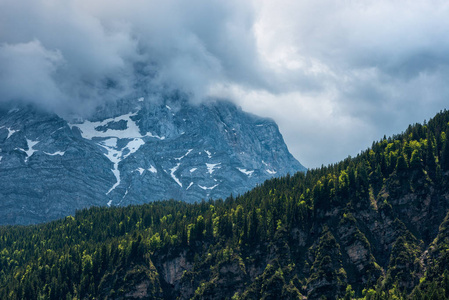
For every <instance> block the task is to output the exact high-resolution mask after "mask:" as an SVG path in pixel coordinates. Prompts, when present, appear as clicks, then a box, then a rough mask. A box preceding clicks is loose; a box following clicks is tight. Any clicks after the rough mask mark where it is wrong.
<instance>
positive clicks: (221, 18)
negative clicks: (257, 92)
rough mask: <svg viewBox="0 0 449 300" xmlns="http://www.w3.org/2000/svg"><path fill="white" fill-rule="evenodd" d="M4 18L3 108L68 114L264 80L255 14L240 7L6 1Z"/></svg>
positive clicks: (0, 6)
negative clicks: (11, 105)
mask: <svg viewBox="0 0 449 300" xmlns="http://www.w3.org/2000/svg"><path fill="white" fill-rule="evenodd" d="M0 20H1V21H0V30H1V31H0V67H1V68H0V78H1V79H2V80H1V82H0V99H2V100H3V101H5V100H10V99H14V100H16V99H17V100H24V101H31V102H36V103H43V104H44V105H46V106H50V107H51V108H53V109H56V110H58V111H61V110H64V109H68V110H71V109H74V108H82V109H86V107H87V108H89V107H92V106H94V105H96V104H98V103H99V102H101V101H108V100H115V99H117V98H120V97H126V96H127V95H133V94H135V93H139V91H143V90H153V91H154V90H157V89H158V88H162V87H164V88H173V89H182V90H184V91H186V92H188V93H190V94H191V95H192V98H193V99H194V100H195V99H196V100H199V99H201V98H204V97H205V96H206V95H207V93H208V89H209V86H210V85H213V84H215V83H216V82H220V83H223V82H236V81H238V82H240V83H241V84H243V85H245V84H248V85H255V86H257V85H261V83H262V82H263V79H262V77H261V76H259V75H258V73H259V72H257V71H258V69H259V65H258V63H257V54H256V53H257V51H256V45H255V37H254V35H253V34H252V25H253V13H252V10H251V6H249V5H244V4H238V2H237V1H202V0H195V1H189V2H187V1H159V0H157V1H95V2H94V3H90V2H88V1H43V0H38V1H30V0H18V1H17V0H13V1H11V0H5V1H2V2H1V3H0ZM18 86H21V87H22V88H18Z"/></svg>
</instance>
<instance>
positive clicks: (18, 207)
mask: <svg viewBox="0 0 449 300" xmlns="http://www.w3.org/2000/svg"><path fill="white" fill-rule="evenodd" d="M0 149H1V152H0V224H33V223H39V222H44V221H49V220H54V219H57V218H61V217H65V216H67V215H70V214H73V213H74V212H75V210H76V209H82V208H85V207H90V206H93V205H94V206H105V205H108V206H116V205H121V206H126V205H129V204H142V203H146V202H150V201H156V200H162V199H171V198H172V199H176V200H183V201H187V202H194V201H201V199H209V198H214V199H217V198H225V197H227V196H229V195H230V194H231V193H233V194H235V195H237V194H242V193H244V192H246V191H248V190H249V189H251V188H253V187H255V186H256V185H257V184H260V183H262V182H264V181H265V180H267V179H269V178H272V177H273V176H282V175H286V174H287V173H290V174H293V173H295V172H297V171H305V168H304V167H303V166H302V165H301V164H300V163H299V162H298V161H297V160H296V159H295V158H294V157H293V156H292V155H291V154H290V153H289V151H288V149H287V146H286V145H285V143H284V141H283V138H282V135H281V134H280V133H279V129H278V127H277V125H276V124H275V123H274V122H273V121H272V120H269V119H264V118H260V117H257V116H254V115H251V114H248V113H245V112H243V111H242V110H241V109H240V108H238V107H236V106H235V105H234V104H232V103H230V102H226V101H215V102H209V103H205V104H199V105H194V104H190V103H189V102H188V100H187V99H186V98H183V97H181V96H179V95H174V96H173V95H172V96H170V97H166V98H165V99H164V100H159V101H149V100H144V99H143V98H138V99H135V100H123V101H119V102H117V103H108V104H107V105H103V106H101V107H99V108H98V109H97V110H96V111H95V113H94V114H92V115H91V116H90V117H89V118H87V119H81V118H71V119H69V121H67V120H66V119H64V118H61V117H59V116H57V115H55V114H52V113H48V112H45V111H42V110H39V109H38V108H36V107H32V106H23V105H22V106H21V105H18V106H12V107H4V108H3V109H1V111H0Z"/></svg>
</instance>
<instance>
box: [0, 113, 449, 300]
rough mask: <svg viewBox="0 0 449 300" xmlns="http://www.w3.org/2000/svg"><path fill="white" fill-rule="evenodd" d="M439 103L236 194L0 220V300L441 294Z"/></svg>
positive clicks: (443, 164)
mask: <svg viewBox="0 0 449 300" xmlns="http://www.w3.org/2000/svg"><path fill="white" fill-rule="evenodd" d="M447 135H449V111H446V110H445V111H441V112H440V113H438V114H437V115H436V116H435V117H434V118H432V119H431V120H429V121H428V122H424V123H423V124H414V125H410V126H409V127H408V128H407V129H406V130H405V131H404V132H403V133H401V134H397V135H395V136H392V137H388V138H387V137H384V138H382V139H381V140H379V141H376V142H374V143H373V144H372V146H371V147H370V148H369V149H367V150H365V151H363V152H361V153H360V154H359V155H357V157H348V158H347V159H345V160H343V161H341V162H339V163H336V164H333V165H329V166H322V167H321V168H317V169H311V170H308V171H307V172H306V173H297V174H292V175H290V176H285V177H282V178H275V179H272V180H268V181H266V182H265V183H263V184H261V185H259V186H257V187H256V188H254V189H253V190H251V191H249V192H247V193H245V194H244V195H230V196H229V197H228V198H227V199H218V200H204V201H202V202H200V203H194V204H188V203H183V202H178V201H174V200H167V201H158V202H152V203H148V204H145V205H140V206H128V207H110V208H108V207H92V208H89V209H84V210H81V211H77V213H76V214H75V215H74V216H68V217H66V218H64V219H61V220H57V221H53V222H49V223H45V224H38V225H33V226H2V227H0V299H10V300H15V299H52V300H53V299H242V300H243V299H306V298H307V299H359V298H360V299H369V300H374V299H428V300H437V299H449V214H448V211H449V210H448V208H449V137H448V136H447Z"/></svg>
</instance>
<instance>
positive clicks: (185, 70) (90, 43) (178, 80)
mask: <svg viewBox="0 0 449 300" xmlns="http://www.w3.org/2000/svg"><path fill="white" fill-rule="evenodd" d="M448 36H449V5H448V4H447V3H446V1H440V0H433V1H428V0H426V1H424V0H414V1H411V0H398V1H389V0H388V1H387V0H377V1H373V0H365V1H337V0H319V1H307V0H301V1H296V0H276V1H274V0H258V1H255V0H254V1H237V0H231V1H223V0H209V1H206V0H191V1H181V0H166V1H162V0H128V1H124V0H117V1H106V0H96V1H90V0H89V1H88V0H77V1H75V0H66V1H57V0H2V1H1V2H0V99H1V100H0V101H8V100H11V99H12V100H22V101H30V102H34V103H40V104H42V105H44V106H45V107H48V108H50V109H52V110H56V111H57V112H60V113H67V112H73V111H75V112H78V113H80V112H86V111H89V110H90V109H92V107H94V106H96V105H98V104H99V103H103V102H104V101H114V100H116V99H119V98H121V97H141V96H145V95H146V94H151V93H156V94H157V93H158V91H160V90H161V89H181V90H183V91H185V92H187V93H189V94H190V96H191V99H192V101H197V102H198V101H205V99H207V98H208V97H220V98H225V97H228V98H231V99H233V100H234V101H235V102H236V103H238V104H240V105H241V106H242V107H243V108H244V109H245V110H247V111H251V112H253V113H257V114H260V115H264V116H269V117H272V118H274V119H275V121H277V122H278V124H279V126H280V128H281V131H282V133H283V135H284V137H285V139H286V141H287V144H288V146H289V148H290V149H291V151H292V152H293V154H294V155H295V156H296V157H297V158H298V159H299V160H300V161H301V162H302V163H303V164H304V165H306V166H308V167H316V166H319V165H321V164H322V163H324V164H327V163H332V162H336V161H338V160H340V159H343V158H345V157H346V156H347V155H349V154H350V155H356V154H357V152H359V151H360V150H363V149H366V148H367V147H369V146H370V145H371V143H372V141H373V140H378V139H380V138H382V136H383V135H384V134H386V135H391V134H395V133H398V132H400V131H402V130H404V129H405V128H406V127H407V125H408V124H409V123H415V122H421V121H423V120H424V119H428V118H430V117H431V116H433V115H434V114H435V113H436V112H438V111H439V110H441V109H444V108H447V103H448V99H449V86H448V84H447V78H449V39H448Z"/></svg>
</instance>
